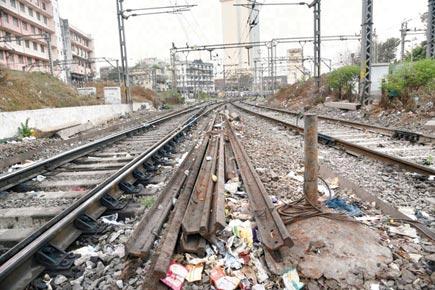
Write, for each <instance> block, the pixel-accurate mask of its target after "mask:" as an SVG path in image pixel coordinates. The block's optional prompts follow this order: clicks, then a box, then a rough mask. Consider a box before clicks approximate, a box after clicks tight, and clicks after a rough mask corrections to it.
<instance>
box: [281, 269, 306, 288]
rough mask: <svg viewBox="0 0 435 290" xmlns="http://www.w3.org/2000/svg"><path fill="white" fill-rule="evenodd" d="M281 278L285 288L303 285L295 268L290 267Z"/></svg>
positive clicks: (301, 286)
mask: <svg viewBox="0 0 435 290" xmlns="http://www.w3.org/2000/svg"><path fill="white" fill-rule="evenodd" d="M282 280H283V283H284V286H285V289H286V290H299V289H302V288H303V287H304V284H303V283H301V282H300V281H299V274H298V272H297V271H296V269H291V270H290V271H288V272H287V273H285V274H284V275H282Z"/></svg>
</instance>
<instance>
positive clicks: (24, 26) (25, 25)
mask: <svg viewBox="0 0 435 290" xmlns="http://www.w3.org/2000/svg"><path fill="white" fill-rule="evenodd" d="M22 26H23V29H24V30H27V23H26V22H24V21H23V22H22Z"/></svg>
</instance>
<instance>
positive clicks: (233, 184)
mask: <svg viewBox="0 0 435 290" xmlns="http://www.w3.org/2000/svg"><path fill="white" fill-rule="evenodd" d="M239 186H240V182H239V181H235V180H229V181H228V182H227V183H225V191H227V192H229V193H231V194H235V193H236V192H237V190H238V188H239Z"/></svg>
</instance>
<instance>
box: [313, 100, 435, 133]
mask: <svg viewBox="0 0 435 290" xmlns="http://www.w3.org/2000/svg"><path fill="white" fill-rule="evenodd" d="M309 112H311V113H315V114H320V115H326V116H330V117H335V118H342V119H346V120H349V121H356V122H362V123H367V124H373V125H378V126H381V127H387V128H393V129H402V130H407V131H412V132H418V133H422V134H426V135H434V134H435V132H434V131H433V130H429V129H427V128H424V125H425V124H426V123H427V121H429V120H431V119H433V118H434V117H435V106H434V105H433V103H428V104H427V105H426V107H424V108H421V109H420V110H419V111H418V112H416V113H414V112H406V111H391V110H390V111H384V110H382V111H380V112H379V111H377V112H367V111H365V110H358V111H344V110H340V109H337V108H329V107H325V106H324V105H323V104H320V105H317V106H315V107H313V108H311V109H310V110H309Z"/></svg>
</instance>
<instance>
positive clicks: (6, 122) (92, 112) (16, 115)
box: [0, 103, 149, 139]
mask: <svg viewBox="0 0 435 290" xmlns="http://www.w3.org/2000/svg"><path fill="white" fill-rule="evenodd" d="M141 105H142V103H141V104H134V106H133V107H134V109H136V110H137V109H139V108H140V107H141ZM148 106H149V104H148ZM128 112H130V109H129V105H124V104H123V105H98V106H83V107H70V108H52V109H40V110H28V111H16V112H2V113H0V139H5V138H12V137H14V136H16V135H17V134H18V127H19V126H20V124H21V123H24V122H25V121H26V119H27V118H29V126H30V127H31V128H36V129H38V130H41V131H52V130H56V129H61V128H64V127H68V126H74V125H78V124H84V123H87V122H91V123H92V124H95V125H97V124H101V123H104V122H106V121H108V120H111V119H114V118H116V117H118V116H120V115H122V114H124V113H128Z"/></svg>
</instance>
